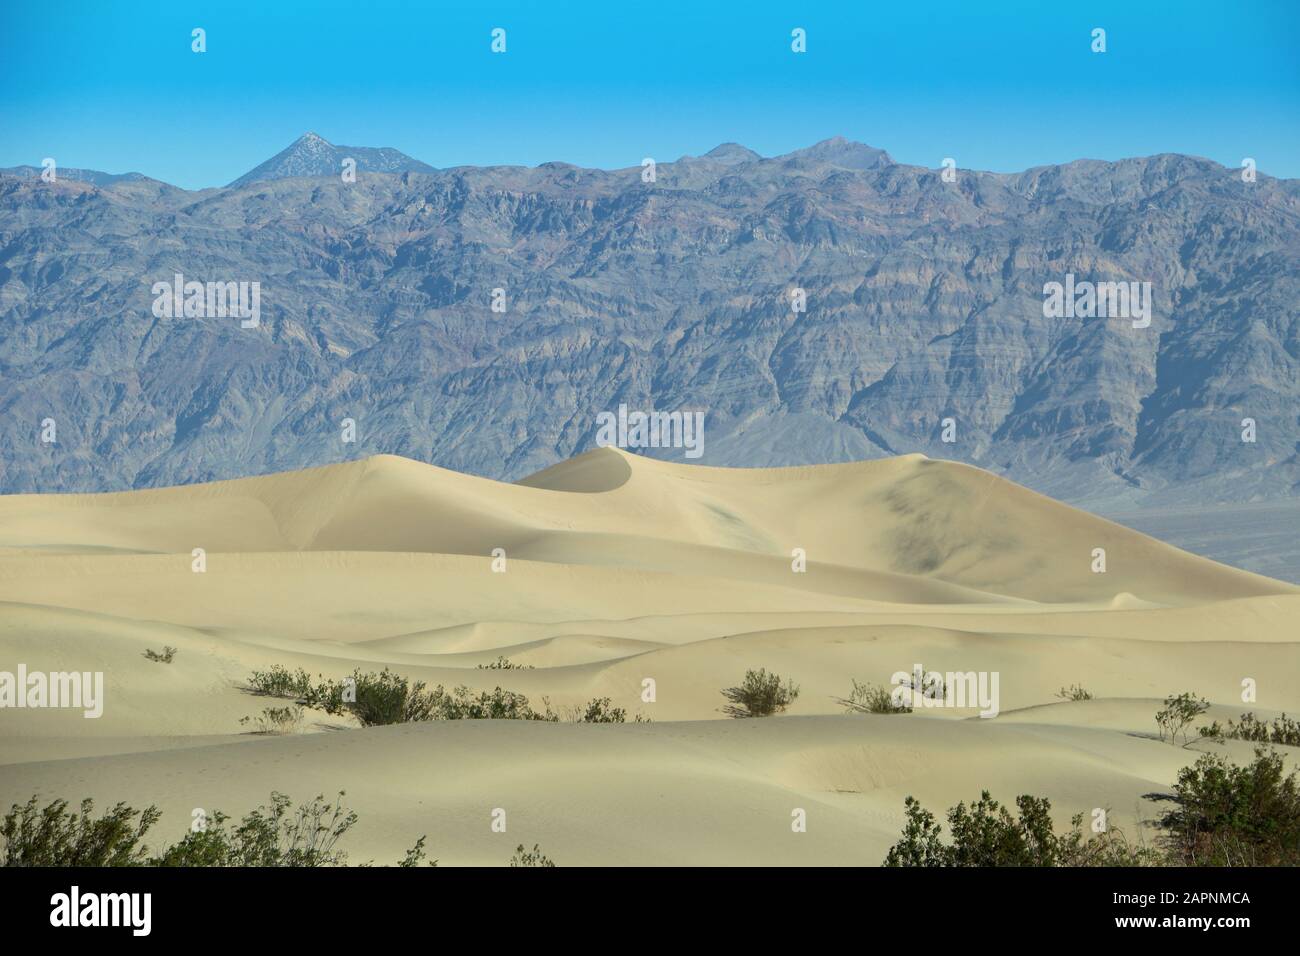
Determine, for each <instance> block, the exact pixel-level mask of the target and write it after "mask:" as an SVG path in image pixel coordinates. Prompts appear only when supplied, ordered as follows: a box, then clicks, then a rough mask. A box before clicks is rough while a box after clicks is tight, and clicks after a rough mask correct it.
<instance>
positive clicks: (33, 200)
mask: <svg viewBox="0 0 1300 956" xmlns="http://www.w3.org/2000/svg"><path fill="white" fill-rule="evenodd" d="M347 159H352V160H353V161H355V170H356V175H355V177H351V181H349V177H347V176H344V175H341V170H342V169H343V168H344V167H345V162H344V161H345V160H347ZM76 172H77V173H78V175H63V176H59V177H58V178H57V179H56V180H55V181H53V182H49V181H46V180H45V179H43V178H42V176H41V170H40V169H39V168H37V167H19V168H17V169H13V170H5V171H0V491H2V492H6V493H12V492H30V491H45V492H50V491H104V490H120V489H127V488H139V487H151V486H159V485H173V484H182V483H188V482H195V481H203V480H211V479H220V478H234V477H239V476H245V475H254V474H260V473H265V472H271V471H279V470H286V469H293V468H300V467H305V466H310V465H319V464H325V463H330V462H337V461H341V460H345V459H354V458H361V457H364V456H366V455H371V454H376V453H392V454H398V455H403V456H407V457H410V458H416V459H420V460H424V461H428V462H432V463H434V464H437V465H441V466H444V467H447V468H452V469H457V470H460V471H467V472H472V473H475V474H480V475H485V476H489V477H495V478H503V479H516V478H519V477H521V476H524V475H527V474H529V473H532V472H536V471H538V470H539V469H541V468H544V467H546V466H547V465H550V464H552V463H555V462H557V461H560V460H563V459H566V458H569V457H570V456H572V455H574V454H576V453H578V452H581V451H583V450H585V449H588V448H591V447H592V446H593V445H594V444H595V443H596V439H597V435H598V416H600V415H601V413H606V414H607V415H612V414H615V413H619V410H620V408H621V407H622V406H626V407H627V408H628V409H632V410H641V411H644V412H682V413H684V414H686V413H697V412H702V413H704V419H703V421H704V426H703V432H702V441H701V444H700V449H699V451H700V454H699V456H698V457H696V458H693V459H692V460H694V461H697V462H698V463H702V464H716V465H746V466H769V465H787V464H806V463H814V462H836V461H846V460H852V459H864V458H877V457H883V456H888V455H896V454H903V453H910V452H923V453H925V454H927V455H930V456H931V457H936V458H940V457H941V458H951V459H957V460H961V461H965V462H969V463H971V464H975V465H979V466H981V467H984V468H987V469H990V470H993V471H996V472H998V473H1001V474H1004V475H1006V476H1007V477H1009V478H1012V479H1013V480H1016V481H1018V482H1021V483H1023V484H1026V485H1028V486H1030V487H1031V488H1034V489H1037V490H1039V491H1042V492H1045V493H1048V494H1051V495H1053V496H1055V497H1057V498H1061V499H1064V500H1067V501H1073V502H1076V503H1087V504H1090V505H1100V504H1109V505H1115V504H1133V505H1138V506H1146V507H1151V506H1163V505H1175V504H1178V503H1184V504H1186V503H1188V502H1197V503H1204V502H1212V501H1223V502H1227V501H1248V500H1260V499H1276V498H1284V497H1287V496H1291V495H1294V494H1295V492H1296V490H1297V487H1298V486H1300V462H1298V458H1297V443H1298V442H1300V374H1298V373H1300V324H1298V322H1297V318H1298V316H1300V307H1298V306H1297V301H1300V268H1298V265H1300V182H1298V181H1295V180H1277V179H1273V178H1270V177H1268V176H1265V175H1263V174H1260V175H1258V177H1256V178H1253V181H1246V180H1247V179H1251V178H1252V177H1244V176H1243V173H1242V170H1239V169H1229V168H1225V167H1223V166H1220V165H1218V164H1216V163H1213V162H1210V161H1208V160H1205V159H1198V158H1193V157H1188V156H1181V155H1158V156H1151V157H1147V158H1142V159H1128V160H1122V161H1119V162H1099V161H1092V160H1080V161H1077V162H1072V163H1067V164H1065V165H1061V166H1048V167H1040V168H1035V169H1030V170H1027V171H1025V172H1022V173H1016V174H995V173H985V172H975V171H970V170H965V169H959V168H953V169H945V168H940V169H925V168H920V167H915V166H907V165H902V164H898V163H895V162H894V161H893V160H892V159H891V158H890V157H889V155H888V154H887V153H885V152H883V151H881V150H879V149H873V148H871V147H868V146H864V145H861V144H857V143H852V142H848V141H845V140H842V139H834V140H828V141H826V142H823V143H819V144H817V145H816V146H813V147H810V148H808V149H803V150H799V151H796V152H793V153H789V154H787V155H783V156H776V157H771V158H763V157H760V156H758V155H757V154H756V153H753V152H752V151H750V150H748V149H745V148H744V147H742V146H738V145H735V144H727V145H724V146H720V147H718V148H717V149H715V150H713V151H711V152H709V153H707V154H705V155H703V156H699V157H684V158H682V159H679V160H677V161H675V162H659V163H657V164H655V165H653V166H651V165H645V164H641V163H640V162H639V157H638V158H637V162H636V163H635V164H634V165H630V166H629V167H628V168H626V169H619V170H598V169H584V168H579V167H577V166H572V165H568V164H566V163H559V162H554V163H545V164H543V165H541V166H538V167H535V168H524V167H513V166H511V167H488V168H478V167H460V168H452V169H434V168H432V167H430V166H427V165H425V164H423V163H420V162H419V161H417V160H414V159H411V158H410V157H408V156H405V155H403V154H402V153H399V152H397V151H396V150H391V149H362V148H357V147H341V146H339V147H336V146H333V145H331V144H330V143H328V142H326V141H325V140H323V139H321V138H320V137H318V136H315V135H313V134H308V135H307V136H304V137H303V138H302V139H300V140H299V141H298V142H296V143H294V144H293V145H292V146H291V147H289V149H287V150H285V151H284V152H283V153H280V154H279V155H277V156H275V157H273V158H272V159H270V160H268V161H267V162H266V163H263V164H262V165H261V166H258V167H257V168H256V169H254V170H252V171H250V172H249V173H247V174H246V175H244V176H242V177H240V178H239V179H236V180H235V181H234V182H233V183H231V184H230V186H228V187H225V188H220V189H205V190H201V191H197V192H192V191H186V190H182V189H178V188H175V187H172V186H169V185H167V184H165V183H160V182H158V181H156V180H152V179H148V178H147V177H143V176H139V175H137V174H131V175H129V176H121V177H113V176H106V174H96V173H90V172H87V171H76ZM178 275H179V276H183V280H184V282H186V283H188V282H191V281H193V282H199V283H212V284H215V283H223V284H225V283H244V284H247V285H250V286H251V285H252V284H254V283H255V284H256V286H253V291H254V293H255V295H256V294H258V293H260V299H257V298H255V299H254V300H253V301H257V302H259V303H260V305H259V308H260V314H259V315H258V316H256V317H255V320H246V321H240V320H239V319H238V318H232V317H230V316H228V315H226V314H224V310H223V312H222V314H210V313H209V311H205V309H204V308H203V305H204V301H203V296H201V295H200V296H197V297H196V301H197V305H196V307H195V309H194V310H193V312H191V310H190V308H189V307H188V305H185V306H182V307H181V308H178V309H175V310H173V309H171V307H170V300H169V299H168V301H167V305H168V308H167V309H166V311H165V312H160V310H159V309H158V308H157V303H158V300H159V298H160V293H159V291H158V290H159V289H160V288H161V289H163V290H164V291H163V292H162V294H161V297H162V298H164V299H167V298H168V293H167V291H166V288H167V284H169V283H173V282H174V280H175V277H176V276H178ZM1052 283H1056V284H1058V285H1059V287H1060V288H1063V289H1066V290H1069V293H1070V295H1071V297H1070V298H1069V300H1068V301H1066V302H1065V304H1064V305H1065V307H1064V309H1063V310H1062V309H1059V308H1057V309H1052V308H1048V307H1045V300H1047V299H1048V298H1049V297H1048V296H1047V295H1046V293H1045V288H1046V287H1048V286H1049V285H1050V284H1052ZM160 284H161V285H160ZM209 288H210V287H209ZM231 288H232V290H233V289H234V286H233V285H232V286H231ZM1075 290H1086V291H1081V292H1076V291H1075ZM1130 290H1131V292H1132V298H1131V300H1130V296H1129V292H1130ZM242 291H243V290H241V292H242ZM209 295H210V293H209ZM185 298H186V299H188V296H186V297H185ZM181 300H182V296H181V290H179V289H178V290H176V302H177V304H178V305H179V304H181ZM241 301H242V298H241ZM1142 302H1145V303H1146V305H1145V308H1146V310H1147V315H1146V316H1145V319H1144V318H1143V317H1142V315H1141V310H1142V308H1143V306H1142V305H1141V303H1142ZM349 423H350V424H349ZM350 438H351V439H354V440H348V439H350ZM646 454H649V455H652V456H655V457H661V458H671V459H675V460H685V459H684V457H683V450H682V449H681V448H680V447H678V448H648V449H646Z"/></svg>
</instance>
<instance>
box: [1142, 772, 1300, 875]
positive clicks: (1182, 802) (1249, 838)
mask: <svg viewBox="0 0 1300 956" xmlns="http://www.w3.org/2000/svg"><path fill="white" fill-rule="evenodd" d="M1156 799H1159V800H1163V801H1167V802H1171V803H1173V804H1174V808H1173V809H1171V810H1170V811H1168V812H1167V813H1166V814H1165V815H1164V816H1163V817H1162V818H1161V819H1160V821H1159V822H1160V826H1161V827H1163V828H1164V829H1165V830H1167V831H1168V834H1167V836H1166V838H1165V840H1164V843H1165V846H1166V848H1167V849H1168V852H1169V854H1170V856H1171V858H1172V862H1174V863H1176V864H1178V865H1182V866H1296V865H1300V787H1297V782H1296V771H1294V770H1293V771H1292V772H1291V773H1290V774H1285V773H1283V767H1282V758H1281V756H1280V755H1279V754H1278V753H1277V752H1276V751H1272V750H1266V749H1265V748H1263V747H1259V748H1257V749H1256V750H1255V759H1254V760H1253V761H1252V762H1251V763H1250V764H1248V765H1246V766H1240V765H1236V764H1229V763H1228V762H1227V761H1225V760H1224V759H1223V758H1222V757H1221V756H1219V755H1218V754H1203V755H1202V756H1201V757H1200V759H1198V760H1197V761H1196V763H1195V764H1194V765H1192V766H1191V767H1184V768H1183V770H1182V771H1181V772H1179V774H1178V783H1177V784H1176V785H1175V787H1174V792H1173V793H1172V794H1161V795H1157V796H1156Z"/></svg>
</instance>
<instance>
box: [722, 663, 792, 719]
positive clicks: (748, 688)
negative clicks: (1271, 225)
mask: <svg viewBox="0 0 1300 956" xmlns="http://www.w3.org/2000/svg"><path fill="white" fill-rule="evenodd" d="M722 696H723V697H725V698H727V700H728V701H730V703H729V704H727V706H725V707H723V708H722V712H723V713H724V714H726V715H727V716H728V717H769V716H771V715H772V714H779V713H781V712H782V711H783V710H785V709H786V708H787V707H789V706H790V705H791V704H792V703H794V700H795V698H796V697H798V696H799V688H798V686H797V685H796V684H795V683H794V681H792V680H787V681H786V682H785V683H784V684H782V683H781V678H780V677H779V676H778V675H776V674H769V673H768V672H767V670H766V669H760V670H757V671H752V670H751V671H746V672H745V680H744V681H743V682H742V683H741V685H740V686H739V687H728V688H727V689H726V690H724V691H723V692H722Z"/></svg>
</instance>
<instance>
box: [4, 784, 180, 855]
mask: <svg viewBox="0 0 1300 956" xmlns="http://www.w3.org/2000/svg"><path fill="white" fill-rule="evenodd" d="M94 809H95V804H94V801H93V800H89V799H87V800H82V801H81V812H80V813H76V812H73V811H69V810H68V801H66V800H54V801H51V802H50V803H49V805H47V806H46V807H44V808H43V809H39V810H38V809H37V800H36V797H35V796H33V797H32V798H31V799H30V800H28V801H27V803H26V804H24V805H22V806H19V805H18V804H16V803H15V804H14V805H13V806H12V807H11V808H10V810H9V812H8V813H7V814H5V817H4V821H3V823H0V865H3V866H141V865H143V864H144V863H145V862H146V858H147V855H148V851H147V850H146V849H145V848H144V847H143V846H142V845H141V844H140V841H141V840H143V839H144V835H145V833H146V832H148V830H149V828H150V827H152V826H153V825H154V824H155V823H157V822H158V818H159V817H160V816H161V813H160V812H159V811H158V808H157V807H153V806H150V807H146V808H145V809H144V810H141V811H136V810H134V809H132V808H131V807H128V806H127V805H126V804H125V803H118V804H116V805H115V806H114V807H113V809H111V810H109V811H108V812H107V813H105V814H104V815H103V816H101V817H99V818H95V817H94V815H93V814H94Z"/></svg>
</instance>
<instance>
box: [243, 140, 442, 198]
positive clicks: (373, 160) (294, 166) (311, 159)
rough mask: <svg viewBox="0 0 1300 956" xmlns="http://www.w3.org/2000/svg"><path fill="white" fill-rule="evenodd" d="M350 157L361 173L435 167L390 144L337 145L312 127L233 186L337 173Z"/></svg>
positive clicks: (429, 169)
mask: <svg viewBox="0 0 1300 956" xmlns="http://www.w3.org/2000/svg"><path fill="white" fill-rule="evenodd" d="M346 159H351V160H353V161H354V162H355V163H356V169H357V172H358V173H405V172H425V173H427V172H433V167H432V166H429V165H428V164H426V163H422V162H420V161H419V160H418V159H412V158H411V157H410V156H407V155H406V154H405V153H402V152H399V151H398V150H395V149H392V148H390V147H387V146H384V147H380V148H375V147H371V146H335V145H334V144H333V143H331V142H330V141H329V140H327V139H326V138H325V137H323V136H321V135H320V134H318V133H314V132H312V131H310V130H308V131H307V132H306V133H303V134H302V135H301V136H299V137H298V138H297V139H296V140H294V141H293V142H292V143H290V144H289V145H288V146H287V147H285V148H284V149H282V150H281V151H280V152H278V153H276V154H275V155H274V156H272V157H271V158H270V159H268V160H267V161H266V162H264V163H262V164H261V165H259V166H255V167H254V168H253V169H250V170H249V171H248V172H246V173H244V175H242V176H240V177H239V178H238V179H236V180H235V181H234V182H232V183H231V184H230V185H231V186H245V185H248V184H249V183H255V182H264V181H266V180H269V179H296V178H302V177H309V176H337V175H339V173H340V172H341V171H342V169H343V161H344V160H346Z"/></svg>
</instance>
